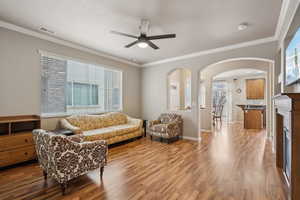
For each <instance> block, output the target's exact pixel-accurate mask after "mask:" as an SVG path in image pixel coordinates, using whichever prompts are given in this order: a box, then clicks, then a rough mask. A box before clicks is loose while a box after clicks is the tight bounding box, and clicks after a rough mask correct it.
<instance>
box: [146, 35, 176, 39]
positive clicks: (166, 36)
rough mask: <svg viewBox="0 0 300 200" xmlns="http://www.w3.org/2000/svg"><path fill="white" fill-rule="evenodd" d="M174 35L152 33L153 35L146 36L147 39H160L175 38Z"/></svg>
mask: <svg viewBox="0 0 300 200" xmlns="http://www.w3.org/2000/svg"><path fill="white" fill-rule="evenodd" d="M175 37H176V34H166V35H153V36H148V37H147V40H160V39H167V38H175Z"/></svg>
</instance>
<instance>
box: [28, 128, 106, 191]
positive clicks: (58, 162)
mask: <svg viewBox="0 0 300 200" xmlns="http://www.w3.org/2000/svg"><path fill="white" fill-rule="evenodd" d="M33 140H34V143H35V149H36V153H37V157H38V161H39V164H40V167H41V168H42V169H43V172H44V178H45V180H46V179H47V177H51V178H54V179H55V180H56V181H57V182H59V183H60V184H61V187H62V192H63V194H64V193H65V189H66V186H67V183H68V182H69V181H70V180H72V179H74V178H76V177H78V176H81V175H83V174H86V173H88V172H89V171H91V170H95V169H98V168H100V178H101V179H102V175H103V171H104V166H105V165H106V162H107V152H108V151H107V143H106V141H104V140H99V141H94V142H84V140H83V138H82V137H80V136H77V135H75V136H71V137H67V136H64V135H58V134H54V133H52V132H48V131H45V130H42V129H36V130H34V131H33Z"/></svg>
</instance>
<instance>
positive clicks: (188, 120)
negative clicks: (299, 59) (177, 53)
mask: <svg viewBox="0 0 300 200" xmlns="http://www.w3.org/2000/svg"><path fill="white" fill-rule="evenodd" d="M276 47H277V43H276V42H271V43H266V44H261V45H255V46H249V47H244V48H239V49H234V50H229V51H225V52H219V53H214V54H208V55H202V56H199V57H194V58H188V59H184V60H178V61H174V62H169V63H164V64H158V65H155V66H152V67H147V68H144V69H143V72H142V102H143V103H142V116H143V118H144V119H155V118H157V117H158V116H159V114H160V113H162V112H168V110H167V92H166V91H167V74H168V73H169V72H170V71H171V70H174V69H176V68H188V69H190V70H191V71H192V110H191V111H177V113H179V114H181V115H182V116H183V118H184V133H183V135H184V136H186V137H193V138H195V139H196V138H198V136H199V134H198V123H199V116H198V113H199V109H198V102H197V99H198V98H197V94H198V86H199V84H198V83H199V77H198V72H199V71H200V70H203V69H204V68H205V67H207V66H209V65H211V64H214V63H217V62H220V61H223V60H227V59H234V58H248V57H252V58H264V59H270V60H273V59H274V55H275V51H276Z"/></svg>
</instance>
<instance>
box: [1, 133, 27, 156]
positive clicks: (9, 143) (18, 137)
mask: <svg viewBox="0 0 300 200" xmlns="http://www.w3.org/2000/svg"><path fill="white" fill-rule="evenodd" d="M28 145H33V136H32V133H31V132H27V133H19V134H15V135H10V136H2V137H0V152H1V151H6V150H10V149H16V148H20V147H24V146H28Z"/></svg>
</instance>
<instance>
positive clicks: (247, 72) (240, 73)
mask: <svg viewBox="0 0 300 200" xmlns="http://www.w3.org/2000/svg"><path fill="white" fill-rule="evenodd" d="M260 75H266V72H264V71H261V70H257V69H251V68H245V69H236V70H231V71H227V72H223V73H220V74H218V75H216V76H215V77H214V79H215V80H220V79H229V78H239V77H245V76H260Z"/></svg>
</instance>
